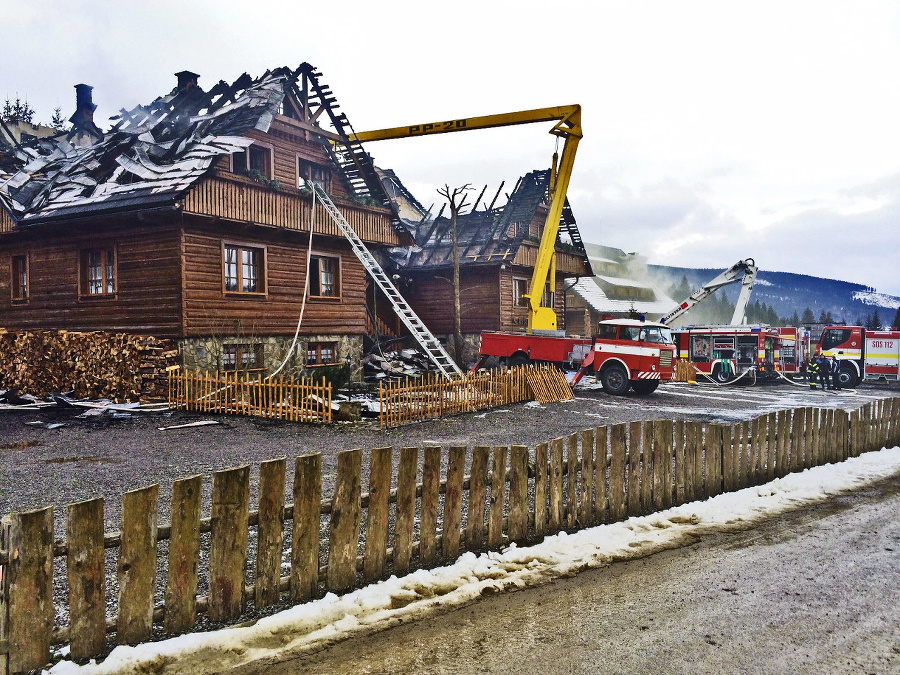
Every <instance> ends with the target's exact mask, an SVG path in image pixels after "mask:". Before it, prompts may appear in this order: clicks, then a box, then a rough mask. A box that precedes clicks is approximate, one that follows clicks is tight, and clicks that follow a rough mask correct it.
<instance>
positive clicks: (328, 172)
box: [295, 153, 333, 193]
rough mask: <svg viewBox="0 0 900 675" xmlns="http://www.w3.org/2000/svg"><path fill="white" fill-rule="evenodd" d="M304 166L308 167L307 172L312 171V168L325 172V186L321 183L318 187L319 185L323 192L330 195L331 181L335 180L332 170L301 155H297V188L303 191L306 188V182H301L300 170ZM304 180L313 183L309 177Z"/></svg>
mask: <svg viewBox="0 0 900 675" xmlns="http://www.w3.org/2000/svg"><path fill="white" fill-rule="evenodd" d="M304 165H305V166H306V168H307V170H308V169H311V168H312V167H314V166H315V167H318V168H321V169H322V170H323V171H324V172H325V181H324V183H325V184H324V185H322V184H321V183H317V185H319V187H321V188H322V189H323V190H325V192H329V193H330V192H331V181H332V178H333V176H332V171H331V169H330V168H328V167H327V166H325V165H324V164H319V163H318V162H314V161H312V160H309V159H306V157H304V156H302V155H300V154H299V153H298V154H297V162H296V171H295V173H296V175H297V188H298V189H301V190H302V189H303V188H305V187H306V183H305V182H304V183H301V182H300V169H301V167H302V166H304ZM303 180H304V181H306V182H308V181H311V180H312V179H311V178H309V177H308V176H307V177H306V178H304V179H303Z"/></svg>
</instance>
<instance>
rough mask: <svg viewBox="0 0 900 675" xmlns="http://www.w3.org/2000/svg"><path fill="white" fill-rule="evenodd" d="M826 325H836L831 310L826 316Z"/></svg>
mask: <svg viewBox="0 0 900 675" xmlns="http://www.w3.org/2000/svg"><path fill="white" fill-rule="evenodd" d="M824 323H831V324H833V323H834V317H833V316H831V310H828V312H827V313H826V314H825V321H824Z"/></svg>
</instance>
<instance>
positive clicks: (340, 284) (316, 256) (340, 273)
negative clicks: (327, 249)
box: [309, 251, 344, 302]
mask: <svg viewBox="0 0 900 675" xmlns="http://www.w3.org/2000/svg"><path fill="white" fill-rule="evenodd" d="M322 258H327V259H329V260H334V261H335V267H336V269H335V276H336V277H337V278H336V279H335V281H334V286H335V287H336V292H335V294H334V295H313V284H312V279H310V284H309V299H310V300H317V301H325V302H340V301H341V299H342V297H343V291H344V269H343V261H342V260H341V256H340V254H337V253H320V252H317V251H313V252H312V253H311V255H310V266H309V271H310V275H312V273H313V268H314V267H315V269H316V270H317V271H318V274H319V286H320V288H321V283H322V281H321V279H322V276H321V275H322V270H321V268H319V266H318V265H315V266H314V265H313V263H312V261H313V260H321V259H322Z"/></svg>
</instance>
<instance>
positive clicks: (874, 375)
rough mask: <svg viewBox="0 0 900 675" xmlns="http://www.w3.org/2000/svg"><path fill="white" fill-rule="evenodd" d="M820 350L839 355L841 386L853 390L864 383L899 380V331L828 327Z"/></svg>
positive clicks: (828, 354)
mask: <svg viewBox="0 0 900 675" xmlns="http://www.w3.org/2000/svg"><path fill="white" fill-rule="evenodd" d="M818 351H819V352H820V353H822V354H824V355H825V356H832V355H837V358H838V361H840V362H841V386H842V387H854V386H856V385H857V384H859V383H860V382H861V381H862V380H897V379H900V368H898V366H900V331H897V330H867V329H866V328H864V327H862V326H827V327H826V328H825V330H824V331H822V337H821V338H819V345H818Z"/></svg>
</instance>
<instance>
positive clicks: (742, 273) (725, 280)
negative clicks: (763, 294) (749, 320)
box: [659, 258, 756, 326]
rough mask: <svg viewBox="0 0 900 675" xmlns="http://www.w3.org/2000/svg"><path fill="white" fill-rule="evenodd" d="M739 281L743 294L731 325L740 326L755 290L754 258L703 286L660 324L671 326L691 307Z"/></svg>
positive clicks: (735, 307) (732, 267)
mask: <svg viewBox="0 0 900 675" xmlns="http://www.w3.org/2000/svg"><path fill="white" fill-rule="evenodd" d="M737 281H740V282H741V293H740V295H739V296H738V299H737V304H736V305H735V306H734V314H733V315H732V316H731V323H730V324H729V325H732V326H739V325H741V324H743V323H745V321H746V316H745V313H746V311H747V303H748V302H750V292H751V291H752V290H753V284H754V283H756V263H755V262H754V260H753V258H747V259H746V260H739V261H738V262H736V263H735V264H734V265H732V266H731V267H730V268H729V269H727V270H725V271H724V272H722V274H720V275H719V276H717V277H716V278H715V279H713V280H712V281H708V282H707V283H705V284H703V286H701V287H700V288H699V289H697V290H696V291H694V292H693V293H691V294H690V295H689V296H688V297H687V299H686V300H685V301H684V302H682V303H681V304H680V305H678V307H676V308H675V309H673V310H672V311H671V312H669V313H668V314H666V315H665V316H664V317H662V318H661V319H660V320H659V322H660V323H664V324H668V325H671V323H672V322H673V321H674V320H675V319H677V318H678V317H680V316H681V315H682V314H684V313H685V312H687V311H688V310H690V308H691V307H693V306H694V305H696V304H697V303H698V302H700V301H701V300H703V299H704V298H706V297H707V296H709V295H712V294H713V293H714V292H716V291H717V290H718V289H720V288H722V286H727V285H728V284H733V283H735V282H737Z"/></svg>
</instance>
